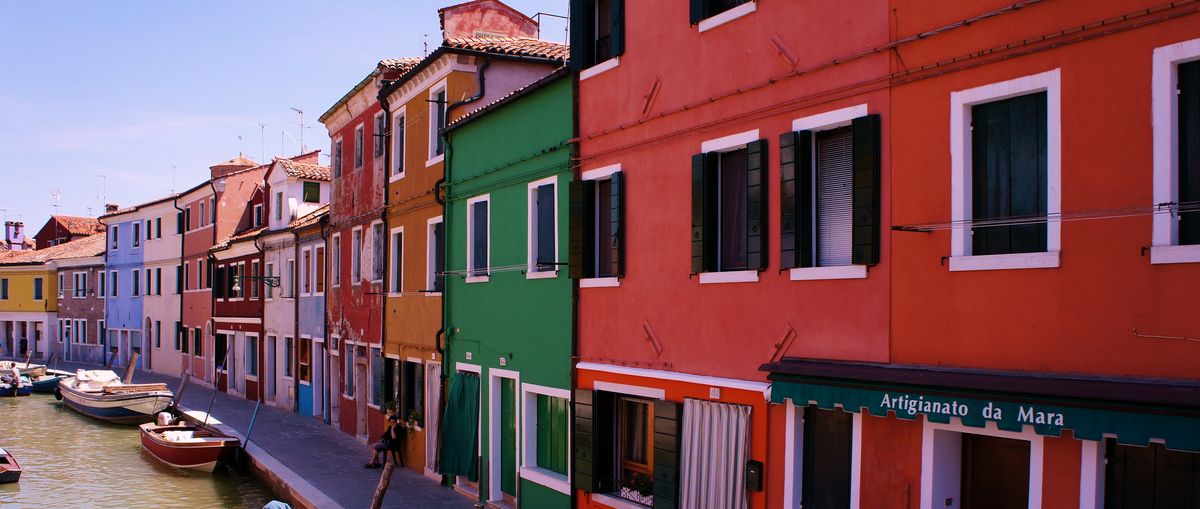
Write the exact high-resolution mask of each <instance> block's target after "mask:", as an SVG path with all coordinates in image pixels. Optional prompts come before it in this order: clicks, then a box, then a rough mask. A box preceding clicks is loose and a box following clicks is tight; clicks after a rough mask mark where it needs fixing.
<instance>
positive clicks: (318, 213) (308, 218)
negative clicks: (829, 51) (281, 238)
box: [288, 205, 329, 228]
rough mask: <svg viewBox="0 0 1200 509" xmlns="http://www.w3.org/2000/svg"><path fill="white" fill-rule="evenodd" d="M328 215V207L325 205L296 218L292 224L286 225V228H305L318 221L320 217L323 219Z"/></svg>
mask: <svg viewBox="0 0 1200 509" xmlns="http://www.w3.org/2000/svg"><path fill="white" fill-rule="evenodd" d="M328 214H329V205H325V206H323V207H321V208H319V209H317V210H314V211H312V212H309V213H307V214H305V215H303V216H300V217H298V218H296V220H295V221H292V224H289V225H288V228H303V227H305V226H308V225H311V224H313V223H316V222H317V221H320V220H321V218H322V217H325V216H326V215H328Z"/></svg>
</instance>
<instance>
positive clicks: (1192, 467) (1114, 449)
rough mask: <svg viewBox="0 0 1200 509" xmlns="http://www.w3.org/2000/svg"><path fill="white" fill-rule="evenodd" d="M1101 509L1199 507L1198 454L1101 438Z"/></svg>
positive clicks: (1199, 470) (1199, 461)
mask: <svg viewBox="0 0 1200 509" xmlns="http://www.w3.org/2000/svg"><path fill="white" fill-rule="evenodd" d="M1104 448H1105V453H1104V458H1105V462H1104V463H1105V466H1104V507H1105V509H1134V508H1137V509H1163V508H1168V507H1200V454H1197V453H1194V452H1183V451H1172V450H1170V449H1167V448H1166V447H1164V446H1163V445H1162V444H1158V443H1150V444H1149V445H1148V446H1145V447H1141V446H1133V445H1121V444H1118V443H1117V442H1116V441H1115V440H1113V439H1111V438H1109V439H1107V440H1105V442H1104Z"/></svg>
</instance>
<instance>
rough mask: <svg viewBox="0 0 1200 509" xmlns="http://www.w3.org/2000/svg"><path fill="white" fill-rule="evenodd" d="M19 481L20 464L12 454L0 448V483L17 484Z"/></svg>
mask: <svg viewBox="0 0 1200 509" xmlns="http://www.w3.org/2000/svg"><path fill="white" fill-rule="evenodd" d="M19 480H21V464H20V463H17V458H15V457H13V455H12V453H10V452H8V451H6V450H4V448H2V447H0V483H6V482H17V481H19Z"/></svg>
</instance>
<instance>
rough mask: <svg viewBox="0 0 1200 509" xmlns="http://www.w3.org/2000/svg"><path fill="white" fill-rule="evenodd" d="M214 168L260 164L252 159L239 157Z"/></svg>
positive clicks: (218, 164) (220, 163)
mask: <svg viewBox="0 0 1200 509" xmlns="http://www.w3.org/2000/svg"><path fill="white" fill-rule="evenodd" d="M213 166H258V163H256V162H254V160H253V159H250V158H249V157H245V156H237V157H235V158H233V159H230V160H228V161H222V162H219V163H217V164H214V165H213Z"/></svg>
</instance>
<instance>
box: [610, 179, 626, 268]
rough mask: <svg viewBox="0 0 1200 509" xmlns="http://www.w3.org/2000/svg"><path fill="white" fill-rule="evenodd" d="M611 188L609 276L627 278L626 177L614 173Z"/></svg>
mask: <svg viewBox="0 0 1200 509" xmlns="http://www.w3.org/2000/svg"><path fill="white" fill-rule="evenodd" d="M611 186H612V192H611V193H609V196H610V197H611V201H610V202H609V211H608V212H609V215H608V220H609V223H610V224H611V225H612V234H611V235H610V237H611V239H610V242H609V245H608V249H609V250H610V252H611V253H612V267H611V268H610V269H609V274H611V275H613V276H616V277H625V199H624V197H625V175H624V174H623V173H621V172H619V171H618V172H614V173H613V174H612V177H611Z"/></svg>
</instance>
